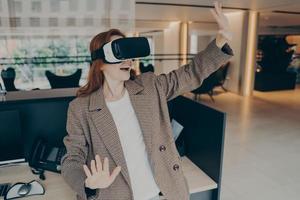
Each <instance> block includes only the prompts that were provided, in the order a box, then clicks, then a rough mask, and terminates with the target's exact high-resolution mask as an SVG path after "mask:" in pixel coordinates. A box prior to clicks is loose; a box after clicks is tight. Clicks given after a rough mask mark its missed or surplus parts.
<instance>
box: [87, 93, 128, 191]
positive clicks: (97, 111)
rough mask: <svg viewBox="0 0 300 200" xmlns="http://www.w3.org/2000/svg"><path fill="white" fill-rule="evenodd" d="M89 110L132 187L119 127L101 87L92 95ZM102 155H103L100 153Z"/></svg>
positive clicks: (108, 148)
mask: <svg viewBox="0 0 300 200" xmlns="http://www.w3.org/2000/svg"><path fill="white" fill-rule="evenodd" d="M89 110H90V112H91V118H92V120H93V122H94V125H95V126H96V128H97V131H98V133H99V135H100V136H101V138H102V140H103V143H104V144H105V146H106V148H107V150H108V151H109V153H110V154H111V156H112V158H113V160H114V161H115V163H116V165H117V166H121V168H122V170H121V174H122V175H123V177H124V178H125V181H126V182H127V184H128V185H129V186H130V187H131V183H130V178H129V173H128V169H127V165H126V160H125V157H124V152H123V150H122V146H121V142H120V138H119V135H118V131H117V127H116V125H115V123H114V121H113V118H112V115H111V113H110V112H109V110H108V108H107V106H106V104H105V100H104V96H103V92H102V90H101V89H99V90H97V91H96V92H94V93H93V94H92V95H91V98H90V106H89ZM100 156H101V155H100Z"/></svg>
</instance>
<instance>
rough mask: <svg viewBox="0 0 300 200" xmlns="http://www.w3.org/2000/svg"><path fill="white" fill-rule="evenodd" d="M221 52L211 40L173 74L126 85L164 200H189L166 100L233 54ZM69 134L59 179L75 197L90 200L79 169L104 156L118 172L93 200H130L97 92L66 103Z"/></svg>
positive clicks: (120, 154)
mask: <svg viewBox="0 0 300 200" xmlns="http://www.w3.org/2000/svg"><path fill="white" fill-rule="evenodd" d="M224 47H225V48H224ZM224 47H223V50H221V49H219V48H218V47H217V46H216V44H215V40H213V41H212V42H211V43H210V44H209V45H208V47H207V48H206V49H205V50H204V51H202V52H200V53H199V54H197V55H196V56H195V58H194V59H193V60H192V61H191V62H190V63H189V64H187V65H184V66H182V67H180V68H178V69H177V70H174V71H172V72H170V73H168V74H161V75H155V74H153V73H151V72H150V73H145V74H141V75H139V76H137V77H136V79H135V80H128V81H126V82H125V87H126V89H127V90H128V93H129V96H130V99H131V103H132V105H133V108H134V110H135V112H136V115H137V118H138V120H139V124H140V126H141V130H142V133H143V136H144V142H145V145H146V150H147V152H148V158H149V162H150V165H151V168H152V171H153V174H154V178H155V181H156V183H157V185H158V187H159V188H160V190H161V192H162V193H163V195H164V197H165V198H166V199H168V200H187V199H189V190H188V185H187V182H186V180H185V177H184V175H183V172H182V168H181V159H180V156H179V154H178V152H177V149H176V146H175V143H174V139H173V135H172V129H171V125H170V119H169V113H168V108H167V101H169V100H171V99H173V98H175V97H177V96H178V95H180V94H183V93H185V92H188V91H191V90H193V89H195V88H197V87H199V86H200V84H201V83H202V81H203V80H204V79H205V78H206V77H208V76H209V75H210V74H211V73H212V72H214V71H216V70H217V69H218V68H219V67H220V66H221V65H222V64H224V63H225V62H227V61H228V59H229V58H230V57H231V56H232V55H233V54H232V50H231V49H230V47H229V46H228V45H227V44H226V45H225V46H224ZM67 132H68V135H67V136H66V137H65V138H64V144H65V146H66V148H67V154H66V155H65V156H64V157H63V158H62V163H61V164H62V176H63V177H64V179H65V181H66V182H67V184H68V185H69V186H70V187H71V188H72V189H73V190H74V192H76V194H77V199H78V200H84V199H85V200H86V199H88V198H87V195H86V192H85V187H84V181H85V179H86V176H85V173H84V171H83V167H82V166H83V164H86V163H87V164H88V166H89V165H90V161H91V159H94V157H95V155H96V154H99V155H100V157H101V158H102V159H103V158H104V157H108V160H109V167H110V171H111V172H112V170H113V169H114V168H115V167H116V166H121V167H122V170H121V172H120V174H119V175H118V176H117V177H116V179H115V181H114V182H113V183H112V184H111V185H110V186H109V187H108V188H105V189H97V190H96V196H93V197H92V199H97V200H132V199H133V194H132V189H131V183H130V178H129V174H128V170H127V167H126V161H125V158H124V155H123V151H122V147H121V143H120V140H119V136H118V133H117V129H116V126H115V124H114V121H113V118H112V115H111V114H110V112H109V110H108V108H107V107H106V104H105V100H104V96H103V93H102V90H101V88H100V89H99V90H98V91H96V92H94V93H92V94H91V95H90V96H88V97H80V98H76V99H74V100H73V101H72V102H71V103H70V105H69V109H68V118H67ZM161 145H164V146H165V147H166V149H165V150H164V151H160V149H162V148H160V146H161ZM174 166H175V167H174ZM178 166H179V168H178ZM89 199H90V198H89ZM135 200H139V199H135Z"/></svg>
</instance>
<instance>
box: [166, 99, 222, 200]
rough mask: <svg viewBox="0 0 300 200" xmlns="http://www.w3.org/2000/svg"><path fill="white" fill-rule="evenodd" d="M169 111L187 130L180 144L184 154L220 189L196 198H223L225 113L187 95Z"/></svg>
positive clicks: (181, 137)
mask: <svg viewBox="0 0 300 200" xmlns="http://www.w3.org/2000/svg"><path fill="white" fill-rule="evenodd" d="M169 112H170V117H171V119H175V120H176V121H177V122H179V123H180V124H181V125H182V126H183V127H184V128H183V130H182V133H181V134H180V136H179V137H178V139H177V141H176V146H177V149H178V150H179V153H180V155H181V156H186V157H188V158H189V159H190V160H191V161H192V162H193V163H194V164H195V165H197V167H199V168H200V169H201V170H202V171H203V172H204V173H205V174H207V175H208V176H209V177H210V178H212V179H213V181H214V182H215V183H216V184H217V188H215V189H212V190H206V191H203V192H202V194H195V196H196V195H197V196H198V197H201V200H202V199H203V200H205V199H213V200H217V199H220V189H221V177H222V159H223V145H224V144H223V141H224V130H225V116H226V115H225V113H223V112H220V111H217V110H215V109H212V108H210V107H208V106H205V105H203V104H200V103H198V102H196V101H192V100H191V99H188V98H186V97H183V96H179V97H177V98H176V99H174V100H172V101H170V102H169ZM192 196H193V194H192ZM195 199H200V198H195Z"/></svg>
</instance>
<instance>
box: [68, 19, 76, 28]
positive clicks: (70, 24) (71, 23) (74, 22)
mask: <svg viewBox="0 0 300 200" xmlns="http://www.w3.org/2000/svg"><path fill="white" fill-rule="evenodd" d="M67 26H76V19H75V18H68V19H67Z"/></svg>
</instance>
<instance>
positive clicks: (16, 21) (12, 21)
mask: <svg viewBox="0 0 300 200" xmlns="http://www.w3.org/2000/svg"><path fill="white" fill-rule="evenodd" d="M9 25H10V26H11V27H20V26H21V18H20V17H11V18H9Z"/></svg>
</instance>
